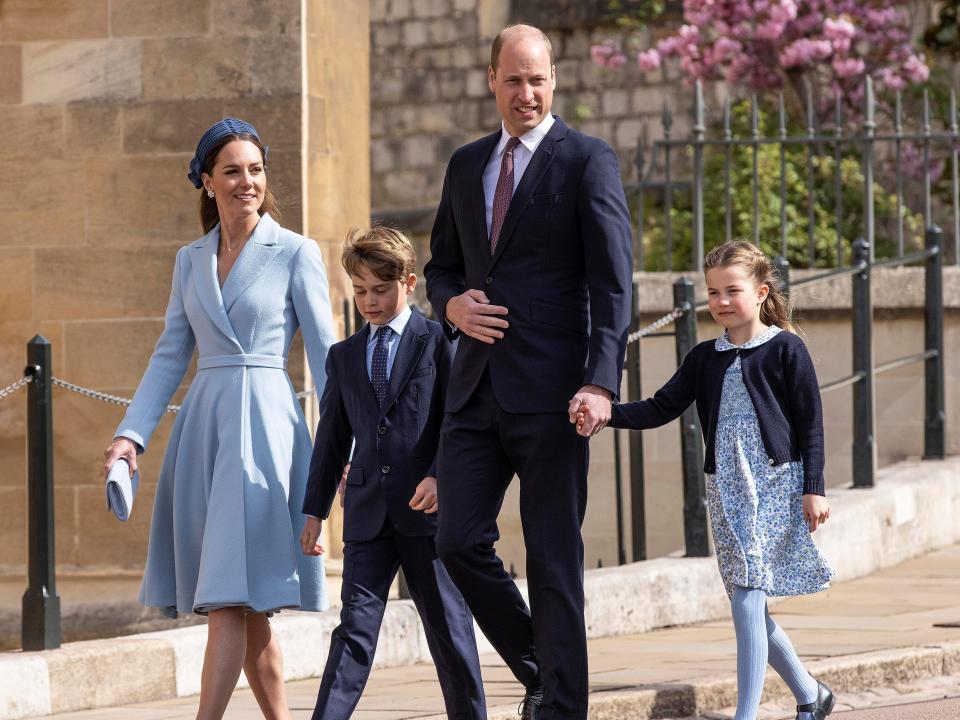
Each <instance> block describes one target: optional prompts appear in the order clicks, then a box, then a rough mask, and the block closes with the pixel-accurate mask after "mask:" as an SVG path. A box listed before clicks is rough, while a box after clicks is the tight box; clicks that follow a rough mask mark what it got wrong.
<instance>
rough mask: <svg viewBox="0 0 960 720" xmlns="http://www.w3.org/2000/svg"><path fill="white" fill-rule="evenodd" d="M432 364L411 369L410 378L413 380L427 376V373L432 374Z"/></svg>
mask: <svg viewBox="0 0 960 720" xmlns="http://www.w3.org/2000/svg"><path fill="white" fill-rule="evenodd" d="M433 372H434V371H433V365H427V366H426V367H422V368H417V369H416V370H414V371H413V375H411V376H410V379H411V380H414V379H416V378H419V377H427V376H428V375H433Z"/></svg>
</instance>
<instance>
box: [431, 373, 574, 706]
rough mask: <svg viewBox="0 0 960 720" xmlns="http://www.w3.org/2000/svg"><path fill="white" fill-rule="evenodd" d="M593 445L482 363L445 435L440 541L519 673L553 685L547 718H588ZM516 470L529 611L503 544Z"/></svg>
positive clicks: (493, 638)
mask: <svg viewBox="0 0 960 720" xmlns="http://www.w3.org/2000/svg"><path fill="white" fill-rule="evenodd" d="M588 463H589V445H588V442H587V440H586V438H582V437H580V436H579V435H577V433H576V430H575V428H574V426H573V425H572V424H570V422H569V419H568V418H567V415H566V413H551V414H547V413H538V414H514V413H508V412H505V411H504V410H502V409H501V408H500V406H499V405H498V403H497V400H496V397H495V395H494V391H493V387H492V385H491V382H490V378H489V372H488V371H484V374H483V377H482V378H481V380H480V383H479V384H478V386H477V388H476V390H475V391H474V393H473V395H471V397H470V399H469V400H468V401H467V403H466V404H465V405H464V406H463V407H462V408H461V409H460V410H458V411H457V412H452V413H447V415H446V416H445V417H444V424H443V430H442V434H441V439H440V456H439V472H438V494H439V500H440V518H439V526H438V529H437V551H438V552H439V553H440V557H441V559H442V560H443V563H444V565H446V567H447V570H448V571H449V572H450V576H451V577H452V578H453V580H454V582H455V583H456V584H457V587H459V588H460V591H461V592H462V593H463V596H464V598H466V601H467V604H468V605H469V606H470V609H471V611H472V612H473V614H474V617H475V618H476V619H477V623H478V624H479V625H480V628H481V629H482V630H483V633H484V634H485V635H486V636H487V638H488V639H489V640H490V642H491V644H492V645H493V646H494V648H495V649H496V650H497V652H498V653H499V654H500V656H501V657H502V658H503V659H504V661H505V662H506V663H507V665H508V666H509V667H510V669H511V670H512V671H513V674H514V675H515V676H516V678H517V679H518V680H519V681H520V682H521V683H523V685H525V686H526V687H527V688H530V689H534V688H536V687H538V686H539V685H541V684H542V685H543V688H544V704H543V706H542V708H541V710H542V712H541V715H539V716H538V717H541V718H543V720H560V719H561V718H562V720H586V717H587V696H588V684H587V640H586V629H585V626H584V618H583V608H584V600H583V540H582V537H581V526H582V524H583V516H584V512H585V510H586V504H587V466H588ZM514 474H516V475H517V476H519V480H520V519H521V522H522V525H523V539H524V543H525V545H526V553H527V586H528V589H529V595H530V610H528V609H527V606H526V603H524V600H523V597H522V596H521V595H520V592H519V590H518V588H517V586H516V584H515V583H514V582H513V580H512V579H511V578H510V575H509V574H508V573H507V572H506V571H505V570H504V567H503V562H502V561H501V560H500V558H499V557H498V556H497V554H496V552H495V550H494V547H493V546H494V543H495V542H496V541H497V540H498V539H499V537H500V534H499V530H498V528H497V515H498V514H499V513H500V508H501V506H502V504H503V497H504V493H505V492H506V489H507V486H508V485H509V484H510V482H511V480H512V478H513V476H514Z"/></svg>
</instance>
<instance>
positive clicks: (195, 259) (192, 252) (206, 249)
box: [188, 225, 239, 346]
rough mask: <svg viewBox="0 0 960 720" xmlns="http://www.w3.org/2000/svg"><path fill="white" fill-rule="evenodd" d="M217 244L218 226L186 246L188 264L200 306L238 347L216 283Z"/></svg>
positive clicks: (218, 236)
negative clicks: (191, 271) (191, 270)
mask: <svg viewBox="0 0 960 720" xmlns="http://www.w3.org/2000/svg"><path fill="white" fill-rule="evenodd" d="M219 244H220V226H219V225H217V226H216V227H215V228H214V229H213V230H211V231H210V232H208V233H207V234H206V235H204V236H203V237H202V238H200V240H198V241H197V242H195V243H193V244H191V245H189V246H188V250H189V257H190V264H191V266H192V268H193V282H194V287H195V288H196V293H197V297H198V298H199V299H200V304H201V305H202V306H203V309H204V310H206V312H207V315H209V316H210V319H211V320H212V321H213V324H214V325H216V326H217V328H219V330H220V332H222V333H223V334H224V335H226V336H227V337H228V338H229V339H230V340H232V341H233V342H235V343H237V345H238V346H239V342H238V341H237V335H236V333H235V332H234V330H233V325H231V324H230V318H228V317H227V311H226V308H224V306H223V299H222V297H221V295H220V284H219V282H218V281H217V246H218V245H219Z"/></svg>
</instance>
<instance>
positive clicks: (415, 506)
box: [409, 475, 440, 515]
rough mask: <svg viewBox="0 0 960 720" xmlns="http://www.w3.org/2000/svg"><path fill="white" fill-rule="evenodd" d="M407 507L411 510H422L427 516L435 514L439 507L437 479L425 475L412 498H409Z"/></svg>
mask: <svg viewBox="0 0 960 720" xmlns="http://www.w3.org/2000/svg"><path fill="white" fill-rule="evenodd" d="M409 505H410V509H411V510H423V512H424V513H425V514H427V515H432V514H433V513H435V512H436V511H437V509H438V508H439V507H440V505H439V503H438V502H437V479H436V478H435V477H433V476H432V475H427V477H425V478H424V479H423V480H421V481H420V484H419V485H417V489H416V491H415V492H414V493H413V497H412V498H410V503H409Z"/></svg>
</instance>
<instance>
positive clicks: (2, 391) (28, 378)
mask: <svg viewBox="0 0 960 720" xmlns="http://www.w3.org/2000/svg"><path fill="white" fill-rule="evenodd" d="M30 382H33V376H32V375H24V376H23V377H22V378H20V379H19V380H17V381H16V382H15V383H11V384H9V385H7V386H6V387H5V388H0V398H5V397H6V396H7V395H13V394H14V393H15V392H16V391H17V390H19V389H20V388H22V387H23V386H24V385H26V384H27V383H30Z"/></svg>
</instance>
